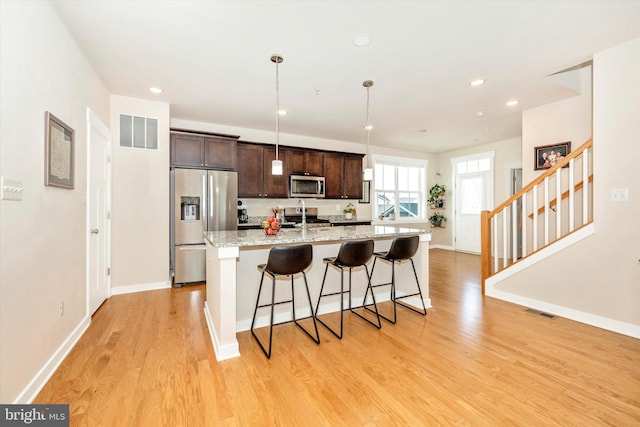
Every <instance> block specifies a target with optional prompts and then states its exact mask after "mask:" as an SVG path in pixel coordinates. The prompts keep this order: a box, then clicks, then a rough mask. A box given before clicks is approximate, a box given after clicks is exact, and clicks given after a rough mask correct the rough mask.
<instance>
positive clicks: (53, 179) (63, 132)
mask: <svg viewBox="0 0 640 427" xmlns="http://www.w3.org/2000/svg"><path fill="white" fill-rule="evenodd" d="M73 134H74V132H73V129H71V127H69V126H67V125H66V124H65V123H64V122H63V121H62V120H60V119H59V118H57V117H56V116H54V115H53V114H51V113H50V112H48V111H47V112H45V138H44V184H45V185H51V186H53V187H62V188H71V189H72V188H73V172H74V170H73V169H74V164H73V161H74V153H73V151H74V135H73Z"/></svg>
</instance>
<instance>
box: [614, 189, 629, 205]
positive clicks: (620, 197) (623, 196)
mask: <svg viewBox="0 0 640 427" xmlns="http://www.w3.org/2000/svg"><path fill="white" fill-rule="evenodd" d="M611 201H612V202H628V201H629V190H628V189H626V188H612V189H611Z"/></svg>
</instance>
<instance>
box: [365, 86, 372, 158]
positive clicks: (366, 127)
mask: <svg viewBox="0 0 640 427" xmlns="http://www.w3.org/2000/svg"><path fill="white" fill-rule="evenodd" d="M369 88H370V86H367V121H366V123H365V124H364V128H365V130H366V131H367V167H368V168H371V155H370V154H369V131H370V130H371V128H370V126H369Z"/></svg>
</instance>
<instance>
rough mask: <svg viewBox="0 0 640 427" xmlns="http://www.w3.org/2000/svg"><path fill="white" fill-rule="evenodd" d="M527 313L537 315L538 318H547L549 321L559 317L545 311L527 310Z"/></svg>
mask: <svg viewBox="0 0 640 427" xmlns="http://www.w3.org/2000/svg"><path fill="white" fill-rule="evenodd" d="M525 311H526V312H529V313H531V314H537V315H538V316H542V317H546V318H547V319H555V318H556V317H557V316H554V315H553V314H549V313H545V312H544V311H540V310H535V309H533V308H527V309H526V310H525Z"/></svg>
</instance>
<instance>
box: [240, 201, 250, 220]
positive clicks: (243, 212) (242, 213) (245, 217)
mask: <svg viewBox="0 0 640 427" xmlns="http://www.w3.org/2000/svg"><path fill="white" fill-rule="evenodd" d="M248 222H249V215H247V209H246V208H245V207H244V206H243V205H242V201H241V200H238V224H246V223H248Z"/></svg>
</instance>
